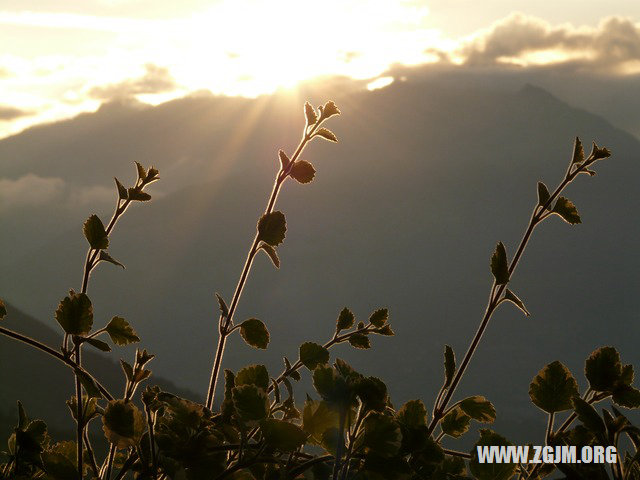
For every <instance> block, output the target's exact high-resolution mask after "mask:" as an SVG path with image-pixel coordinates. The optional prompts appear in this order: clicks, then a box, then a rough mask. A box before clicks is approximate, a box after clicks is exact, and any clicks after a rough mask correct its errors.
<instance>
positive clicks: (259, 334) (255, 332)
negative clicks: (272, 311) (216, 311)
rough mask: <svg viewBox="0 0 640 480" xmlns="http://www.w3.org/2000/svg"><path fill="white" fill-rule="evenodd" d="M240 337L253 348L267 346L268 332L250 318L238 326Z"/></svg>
mask: <svg viewBox="0 0 640 480" xmlns="http://www.w3.org/2000/svg"><path fill="white" fill-rule="evenodd" d="M240 335H242V338H244V341H245V342H247V344H249V345H251V346H252V347H254V348H261V349H263V350H264V349H265V348H267V345H269V330H267V327H266V326H265V324H264V323H262V322H261V321H260V320H258V319H257V318H250V319H249V320H245V321H244V322H242V323H241V324H240Z"/></svg>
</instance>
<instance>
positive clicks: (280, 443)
mask: <svg viewBox="0 0 640 480" xmlns="http://www.w3.org/2000/svg"><path fill="white" fill-rule="evenodd" d="M260 430H261V431H262V435H263V438H264V440H265V442H266V444H267V445H268V446H269V447H271V448H275V449H276V450H280V451H281V452H293V451H294V450H296V449H297V448H298V447H300V446H302V445H303V444H304V443H305V441H306V440H307V437H308V435H307V433H306V432H305V431H304V430H302V429H301V428H300V427H298V426H297V425H294V424H293V423H289V422H286V421H284V420H276V419H275V418H270V419H267V420H265V421H263V422H262V425H261V426H260Z"/></svg>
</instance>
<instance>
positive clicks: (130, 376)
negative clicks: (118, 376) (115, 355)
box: [120, 359, 133, 382]
mask: <svg viewBox="0 0 640 480" xmlns="http://www.w3.org/2000/svg"><path fill="white" fill-rule="evenodd" d="M120 366H121V367H122V370H123V371H124V374H125V376H126V377H127V380H129V381H130V382H131V381H132V380H133V367H132V366H131V364H129V363H127V362H125V361H124V360H122V359H120Z"/></svg>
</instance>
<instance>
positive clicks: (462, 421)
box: [440, 407, 471, 438]
mask: <svg viewBox="0 0 640 480" xmlns="http://www.w3.org/2000/svg"><path fill="white" fill-rule="evenodd" d="M470 423H471V418H470V417H469V415H467V414H466V413H464V412H463V411H462V409H461V408H460V407H455V408H454V409H453V410H451V411H450V412H449V413H447V414H446V415H445V416H444V418H443V419H442V421H441V423H440V426H441V427H442V431H443V432H444V433H446V434H447V435H449V436H451V437H453V438H458V437H460V436H462V435H464V434H465V433H466V432H467V431H468V430H469V424H470Z"/></svg>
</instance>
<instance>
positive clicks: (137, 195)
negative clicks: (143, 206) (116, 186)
mask: <svg viewBox="0 0 640 480" xmlns="http://www.w3.org/2000/svg"><path fill="white" fill-rule="evenodd" d="M128 192H129V200H134V201H138V202H148V201H149V200H151V195H149V194H148V193H147V192H143V191H142V190H140V189H139V188H130V189H129V190H128Z"/></svg>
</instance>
